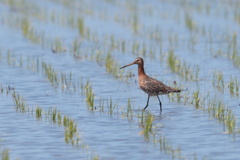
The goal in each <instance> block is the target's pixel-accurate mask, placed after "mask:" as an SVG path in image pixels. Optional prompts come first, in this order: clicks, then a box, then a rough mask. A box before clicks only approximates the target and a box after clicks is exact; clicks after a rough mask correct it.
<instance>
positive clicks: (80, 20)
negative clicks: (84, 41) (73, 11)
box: [77, 17, 85, 37]
mask: <svg viewBox="0 0 240 160" xmlns="http://www.w3.org/2000/svg"><path fill="white" fill-rule="evenodd" d="M77 27H78V33H79V34H80V35H81V36H82V37H84V34H85V24H84V19H83V18H82V17H79V18H78V19H77Z"/></svg>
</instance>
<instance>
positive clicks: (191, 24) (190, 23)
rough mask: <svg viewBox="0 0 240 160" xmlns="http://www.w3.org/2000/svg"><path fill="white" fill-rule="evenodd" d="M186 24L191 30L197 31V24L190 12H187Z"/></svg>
mask: <svg viewBox="0 0 240 160" xmlns="http://www.w3.org/2000/svg"><path fill="white" fill-rule="evenodd" d="M185 25H186V26H187V28H188V29H189V30H190V31H197V26H196V24H195V22H194V21H193V18H192V17H191V16H190V15H189V14H188V13H186V14H185Z"/></svg>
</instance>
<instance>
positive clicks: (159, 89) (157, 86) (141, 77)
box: [120, 57, 181, 112]
mask: <svg viewBox="0 0 240 160" xmlns="http://www.w3.org/2000/svg"><path fill="white" fill-rule="evenodd" d="M133 64H137V65H138V84H139V87H140V88H141V89H142V90H143V91H144V92H145V93H147V94H148V100H147V105H146V107H145V108H144V110H145V109H146V108H147V107H148V102H149V98H150V96H157V97H158V95H164V94H169V93H171V92H181V90H179V89H174V88H171V87H169V86H166V85H165V84H163V83H162V82H160V81H158V80H156V79H154V78H151V77H149V76H148V75H146V74H145V71H144V61H143V59H142V58H141V57H138V58H136V60H135V61H134V62H133V63H130V64H128V65H126V66H123V67H121V68H120V69H122V68H125V67H128V66H131V65H133ZM158 100H159V104H160V111H161V112H162V103H161V101H160V98H159V97H158Z"/></svg>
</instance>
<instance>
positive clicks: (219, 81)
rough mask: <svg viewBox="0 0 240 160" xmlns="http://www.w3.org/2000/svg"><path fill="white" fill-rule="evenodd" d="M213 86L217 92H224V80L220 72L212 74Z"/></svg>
mask: <svg viewBox="0 0 240 160" xmlns="http://www.w3.org/2000/svg"><path fill="white" fill-rule="evenodd" d="M213 86H215V87H217V88H218V89H219V91H221V92H223V91H224V79H223V74H222V72H214V73H213Z"/></svg>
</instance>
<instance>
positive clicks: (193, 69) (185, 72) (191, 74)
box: [167, 50, 199, 80]
mask: <svg viewBox="0 0 240 160" xmlns="http://www.w3.org/2000/svg"><path fill="white" fill-rule="evenodd" d="M167 63H168V66H169V68H170V69H171V70H172V71H173V72H175V73H177V74H178V75H179V76H180V77H181V78H183V79H184V80H198V75H199V67H198V65H189V64H187V63H186V62H185V61H180V60H179V59H177V56H176V55H175V54H174V51H173V50H170V52H169V53H168V59H167Z"/></svg>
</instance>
